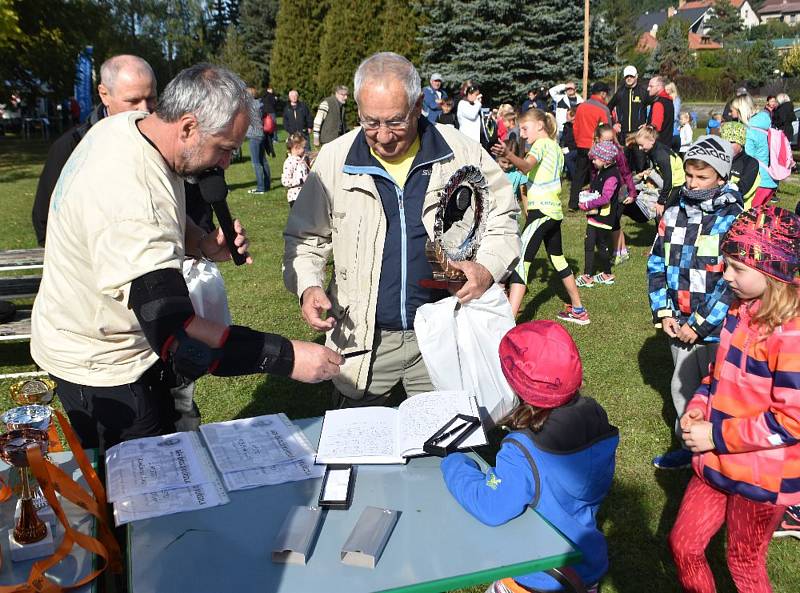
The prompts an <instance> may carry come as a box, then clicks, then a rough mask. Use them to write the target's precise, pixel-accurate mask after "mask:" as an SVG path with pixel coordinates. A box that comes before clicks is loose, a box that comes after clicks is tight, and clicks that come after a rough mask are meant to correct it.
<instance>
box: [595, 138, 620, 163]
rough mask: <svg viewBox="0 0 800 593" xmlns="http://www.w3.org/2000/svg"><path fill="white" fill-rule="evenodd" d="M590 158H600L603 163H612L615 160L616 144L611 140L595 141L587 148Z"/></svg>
mask: <svg viewBox="0 0 800 593" xmlns="http://www.w3.org/2000/svg"><path fill="white" fill-rule="evenodd" d="M589 158H590V159H600V160H601V161H603V162H605V163H613V162H614V161H616V160H617V145H616V144H614V143H613V142H612V141H611V140H603V141H602V142H595V143H594V144H593V145H592V148H591V149H590V150H589Z"/></svg>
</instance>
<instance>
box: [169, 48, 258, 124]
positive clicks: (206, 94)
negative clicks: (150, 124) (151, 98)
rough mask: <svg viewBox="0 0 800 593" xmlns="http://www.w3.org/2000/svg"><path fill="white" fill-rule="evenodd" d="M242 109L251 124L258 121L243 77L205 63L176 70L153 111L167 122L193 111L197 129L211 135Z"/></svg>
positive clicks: (230, 121) (255, 109)
mask: <svg viewBox="0 0 800 593" xmlns="http://www.w3.org/2000/svg"><path fill="white" fill-rule="evenodd" d="M241 111H244V112H245V113H247V115H248V117H249V119H250V125H255V123H256V122H258V120H259V116H258V111H257V108H256V104H255V102H254V101H253V98H252V97H251V96H250V93H248V92H247V85H246V84H245V83H244V81H243V80H242V79H241V78H239V77H238V76H237V75H236V74H234V73H233V72H231V71H230V70H228V69H227V68H222V67H221V66H215V65H213V64H207V63H201V64H195V65H194V66H190V67H189V68H186V69H184V70H181V71H180V72H178V75H177V76H176V77H175V78H173V79H172V80H170V81H169V84H167V87H166V88H165V89H164V92H163V93H162V94H161V97H160V98H159V100H158V106H157V107H156V115H158V117H159V119H161V120H163V121H165V122H168V123H174V122H176V121H178V120H179V119H180V118H181V117H183V116H184V115H186V114H187V113H191V114H193V115H194V116H195V117H196V118H197V123H198V125H199V127H200V131H201V132H202V133H203V134H210V135H214V134H218V133H220V132H222V131H223V130H225V129H227V128H228V127H229V126H230V125H231V123H232V122H233V120H234V118H235V117H236V115H237V114H238V113H239V112H241Z"/></svg>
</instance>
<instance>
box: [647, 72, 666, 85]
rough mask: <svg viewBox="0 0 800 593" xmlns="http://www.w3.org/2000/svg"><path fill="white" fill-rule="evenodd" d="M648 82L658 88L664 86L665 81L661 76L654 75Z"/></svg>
mask: <svg viewBox="0 0 800 593" xmlns="http://www.w3.org/2000/svg"><path fill="white" fill-rule="evenodd" d="M650 82H655V83H656V84H657V85H658V86H665V82H666V81H665V80H664V77H663V76H659V75H658V74H656V75H655V76H654V77H653V78H651V79H650Z"/></svg>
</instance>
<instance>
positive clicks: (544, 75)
mask: <svg viewBox="0 0 800 593" xmlns="http://www.w3.org/2000/svg"><path fill="white" fill-rule="evenodd" d="M425 7H426V11H427V12H426V16H427V17H428V22H427V23H425V24H424V25H422V26H421V27H420V33H421V36H420V40H421V42H422V43H423V47H424V51H423V64H424V67H425V71H426V72H427V71H434V70H435V71H439V72H441V73H442V74H443V75H444V76H445V77H446V78H447V82H448V83H449V86H453V85H458V84H460V83H461V81H463V80H466V79H471V80H473V81H475V82H477V83H478V84H479V85H480V86H481V89H482V90H483V91H484V96H485V97H491V98H492V99H493V101H494V102H499V101H511V102H513V101H515V100H517V99H518V98H519V97H521V96H523V95H524V94H525V91H527V90H528V89H530V88H532V87H535V86H540V85H551V84H555V83H558V82H563V81H565V80H567V79H572V80H578V79H580V76H581V74H582V71H583V27H582V23H583V8H582V6H579V4H578V3H577V2H563V1H559V0H541V1H539V2H535V3H533V2H529V3H523V4H520V3H518V2H516V1H514V0H441V1H437V2H434V3H432V4H430V5H429V4H428V3H427V2H426V5H425ZM595 31H596V34H595V35H594V39H593V40H592V43H593V45H594V49H595V51H594V53H592V54H590V56H591V63H592V64H593V67H594V71H595V75H600V76H602V74H603V73H605V72H607V69H608V65H609V64H610V63H612V62H613V47H614V46H613V41H614V40H613V33H612V32H611V31H612V30H611V29H610V25H609V23H607V22H606V21H603V22H600V21H599V19H596V20H595ZM598 31H606V34H605V35H602V34H598ZM443 32H446V34H443Z"/></svg>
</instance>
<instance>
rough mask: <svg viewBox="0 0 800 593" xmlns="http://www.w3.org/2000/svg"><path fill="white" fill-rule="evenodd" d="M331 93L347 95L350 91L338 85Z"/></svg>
mask: <svg viewBox="0 0 800 593" xmlns="http://www.w3.org/2000/svg"><path fill="white" fill-rule="evenodd" d="M333 92H334V93H348V92H350V91H349V89H348V88H347V87H346V86H344V85H343V84H340V85H339V86H337V87H336V88H335V89H333Z"/></svg>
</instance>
